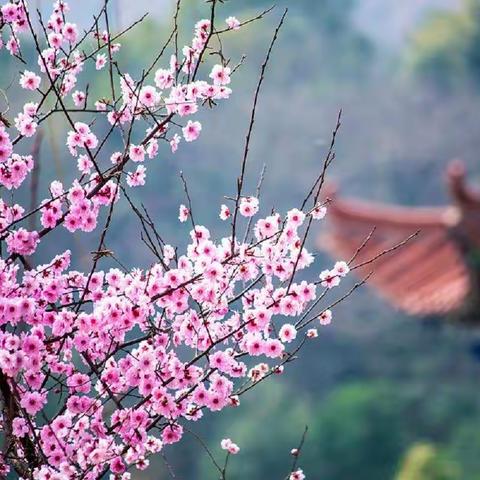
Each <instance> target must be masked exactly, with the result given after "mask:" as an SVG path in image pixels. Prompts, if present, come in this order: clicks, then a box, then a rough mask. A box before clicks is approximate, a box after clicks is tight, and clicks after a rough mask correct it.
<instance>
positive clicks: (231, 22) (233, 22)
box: [225, 17, 240, 30]
mask: <svg viewBox="0 0 480 480" xmlns="http://www.w3.org/2000/svg"><path fill="white" fill-rule="evenodd" d="M225 22H226V24H227V25H228V28H231V29H232V30H239V29H240V22H239V21H238V20H237V19H236V18H235V17H228V18H227V19H226V20H225Z"/></svg>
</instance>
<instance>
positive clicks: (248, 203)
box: [239, 197, 259, 217]
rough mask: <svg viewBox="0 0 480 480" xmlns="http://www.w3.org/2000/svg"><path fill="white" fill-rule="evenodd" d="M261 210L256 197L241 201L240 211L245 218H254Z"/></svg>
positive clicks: (244, 198) (245, 198)
mask: <svg viewBox="0 0 480 480" xmlns="http://www.w3.org/2000/svg"><path fill="white" fill-rule="evenodd" d="M258 208H259V202H258V199H257V198H255V197H243V198H242V199H241V200H240V205H239V210H240V214H241V215H243V216H244V217H253V216H254V215H255V214H256V213H257V212H258Z"/></svg>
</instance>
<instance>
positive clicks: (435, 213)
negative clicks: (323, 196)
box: [319, 161, 480, 322]
mask: <svg viewBox="0 0 480 480" xmlns="http://www.w3.org/2000/svg"><path fill="white" fill-rule="evenodd" d="M447 180H448V185H449V190H450V193H451V196H452V200H453V203H452V205H450V206H445V207H427V208H415V207H401V206H389V205H379V204H375V203H370V202H364V201H360V200H356V199H346V198H339V197H338V196H337V195H336V194H335V193H334V194H333V195H329V196H331V197H332V202H331V204H330V206H329V213H328V218H329V222H330V228H329V233H328V234H327V236H323V237H321V238H320V239H319V246H320V248H322V249H325V250H327V251H328V252H329V253H330V254H331V255H332V256H334V257H335V258H342V259H345V260H348V259H349V258H351V257H352V256H353V255H354V253H355V252H356V251H357V249H358V248H359V247H360V246H361V245H362V243H363V242H364V241H365V239H366V238H367V237H368V235H369V234H370V233H371V231H372V229H373V228H374V227H375V232H374V234H373V235H372V237H371V238H370V240H369V241H368V242H367V243H366V245H365V246H364V248H362V249H361V251H360V252H359V253H358V256H357V257H356V259H355V264H360V263H362V262H365V261H367V260H369V259H371V258H373V257H374V256H376V255H378V254H379V253H380V252H382V251H384V250H387V249H389V248H391V247H393V246H394V245H396V244H398V243H400V242H401V241H402V240H405V238H407V237H408V236H409V235H411V234H412V233H414V232H415V231H417V230H420V234H419V235H418V236H417V237H415V238H414V239H413V240H411V241H410V242H408V243H406V244H405V245H404V246H402V247H401V248H399V249H398V250H395V251H393V252H391V253H389V254H386V255H384V256H382V257H380V258H379V259H378V260H377V261H376V262H375V264H374V265H373V266H372V265H367V266H365V267H361V268H359V269H358V270H356V273H357V274H358V275H360V276H365V275H367V274H368V273H369V272H370V271H371V270H372V269H373V270H374V274H373V275H372V276H371V278H370V279H369V280H368V282H369V283H370V285H372V286H373V287H374V288H375V290H376V291H377V292H378V293H379V294H380V295H381V296H382V297H384V298H385V299H386V300H388V301H389V302H390V303H391V304H392V305H394V306H395V307H397V308H399V309H401V310H403V311H405V312H407V313H408V314H411V315H419V316H426V315H435V314H436V315H446V314H449V313H456V314H462V313H463V314H465V315H461V316H462V319H463V320H464V321H468V317H470V316H471V315H470V314H471V313H472V309H474V308H475V309H476V315H475V317H476V318H477V320H476V321H477V322H478V321H480V309H478V307H479V306H480V302H479V301H478V297H479V293H480V288H479V285H480V283H479V281H480V193H479V192H475V191H473V190H472V189H471V188H469V187H468V186H467V185H466V182H465V168H464V166H463V164H462V163H461V162H460V161H453V162H452V163H451V164H450V165H449V167H448V169H447ZM467 313H468V315H467Z"/></svg>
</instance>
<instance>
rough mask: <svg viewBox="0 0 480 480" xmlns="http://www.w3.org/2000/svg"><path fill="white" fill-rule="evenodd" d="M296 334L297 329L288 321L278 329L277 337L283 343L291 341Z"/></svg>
mask: <svg viewBox="0 0 480 480" xmlns="http://www.w3.org/2000/svg"><path fill="white" fill-rule="evenodd" d="M296 336H297V329H296V328H295V327H294V326H293V325H291V324H289V323H285V324H283V325H282V328H280V331H279V332H278V337H279V338H280V340H281V341H282V342H285V343H290V342H292V341H293V340H295V338H296Z"/></svg>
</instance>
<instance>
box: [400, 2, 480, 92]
mask: <svg viewBox="0 0 480 480" xmlns="http://www.w3.org/2000/svg"><path fill="white" fill-rule="evenodd" d="M479 44H480V0H463V2H462V5H461V8H460V9H459V10H456V11H440V12H435V13H434V14H432V15H431V16H430V17H429V18H428V19H427V21H426V22H425V23H424V24H423V25H422V26H421V27H420V28H419V29H418V30H417V31H416V32H415V33H414V34H413V36H412V44H411V48H410V53H409V55H408V63H410V66H411V68H412V69H413V71H414V72H415V73H416V74H417V75H419V76H420V77H421V78H424V79H427V80H428V81H430V82H433V83H434V84H436V85H438V86H440V87H442V88H450V89H451V88H454V87H456V86H458V85H460V86H465V82H468V83H472V84H473V85H476V86H478V85H479V84H480V49H479V47H478V46H479Z"/></svg>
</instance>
